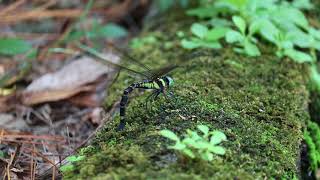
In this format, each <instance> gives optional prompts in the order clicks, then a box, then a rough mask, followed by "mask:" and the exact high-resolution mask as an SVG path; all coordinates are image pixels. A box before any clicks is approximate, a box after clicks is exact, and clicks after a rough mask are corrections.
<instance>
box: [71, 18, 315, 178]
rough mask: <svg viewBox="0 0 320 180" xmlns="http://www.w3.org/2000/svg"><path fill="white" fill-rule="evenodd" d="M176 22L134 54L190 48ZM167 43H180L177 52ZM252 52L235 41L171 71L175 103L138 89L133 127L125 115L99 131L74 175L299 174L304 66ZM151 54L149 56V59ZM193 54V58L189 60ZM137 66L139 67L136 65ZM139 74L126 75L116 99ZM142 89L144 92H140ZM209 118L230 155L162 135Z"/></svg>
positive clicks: (167, 55)
mask: <svg viewBox="0 0 320 180" xmlns="http://www.w3.org/2000/svg"><path fill="white" fill-rule="evenodd" d="M179 26H180V25H179V23H176V24H174V25H172V26H170V27H168V28H164V29H163V30H162V31H161V32H158V34H157V37H158V39H159V41H160V42H158V43H153V44H148V45H145V46H144V47H143V48H139V49H136V50H135V51H134V52H133V56H135V57H137V58H138V59H140V60H141V61H143V62H144V63H146V64H148V65H152V67H161V66H163V65H164V64H165V63H166V62H169V63H170V62H172V61H175V59H177V58H180V57H179V56H178V55H179V54H188V53H190V52H187V51H185V50H182V49H181V48H179V46H177V43H178V40H177V39H176V36H175V31H176V30H177V29H179V28H181V27H179ZM163 42H171V43H172V44H173V46H172V49H170V51H168V50H166V49H165V47H164V43H163ZM263 48H265V49H266V51H265V52H266V53H264V54H265V55H263V56H261V57H258V58H248V57H244V56H240V55H237V54H234V53H233V51H232V49H231V48H224V49H221V50H219V51H215V52H212V51H207V54H208V53H211V54H213V55H214V56H210V57H208V56H198V57H196V58H194V59H193V60H189V61H188V62H186V63H185V64H184V66H183V67H181V68H177V69H175V70H174V71H173V72H172V73H170V75H171V76H172V77H174V79H175V84H177V85H176V86H175V87H174V88H173V89H172V91H173V92H174V94H175V97H174V98H172V99H171V100H170V101H169V102H168V101H166V99H165V98H163V97H160V98H159V99H157V101H154V102H152V103H150V106H151V108H149V109H146V108H145V106H144V104H145V98H146V97H147V96H148V95H149V94H150V93H143V95H142V93H140V92H139V91H136V92H135V93H134V95H133V96H132V98H131V102H130V104H129V106H128V108H127V116H126V119H127V122H128V124H127V126H126V129H125V130H124V131H121V132H116V131H115V128H116V127H117V125H118V123H119V117H118V116H116V118H114V119H113V121H109V122H108V123H107V124H106V125H105V128H104V129H103V130H102V131H101V132H99V133H97V136H96V139H95V140H94V142H93V144H92V146H93V147H94V148H95V149H94V151H93V150H92V149H90V151H84V152H85V154H86V156H87V158H86V160H84V161H82V162H79V163H78V164H77V165H76V168H75V170H74V171H73V172H70V173H68V174H67V175H66V177H68V178H72V179H88V178H90V179H92V178H96V179H129V178H130V179H233V178H235V179H265V178H271V177H273V178H276V179H279V178H286V179H291V178H296V177H299V176H300V175H299V173H298V169H299V164H298V163H297V162H298V159H299V154H300V149H299V146H300V143H301V140H302V138H303V132H302V129H303V127H304V126H305V123H306V122H307V120H309V116H308V113H307V112H306V111H305V110H306V107H307V102H308V93H307V90H306V88H305V87H306V86H305V85H306V82H305V78H304V76H303V72H305V67H304V66H303V65H301V64H300V65H299V64H295V63H293V62H291V61H289V60H287V59H283V60H281V61H280V60H279V59H278V58H277V57H275V56H273V55H269V54H268V53H267V52H271V53H270V54H273V52H272V50H270V49H269V50H268V47H263ZM144 57H145V58H144ZM186 61H187V59H186ZM130 67H132V68H134V67H133V66H130ZM131 82H134V79H128V78H127V74H125V73H122V74H120V76H119V78H118V81H117V82H116V83H115V85H114V86H113V90H112V91H110V92H112V95H111V96H110V97H111V99H108V100H112V101H113V100H114V99H116V98H119V97H120V96H121V92H122V90H123V89H124V88H125V87H126V86H128V85H129V84H130V83H131ZM137 94H140V95H141V96H138V97H135V95H137ZM198 124H206V125H209V126H210V127H211V129H217V130H221V131H223V132H224V133H225V134H226V135H227V137H228V141H227V142H224V143H223V146H224V147H225V148H226V149H227V152H226V155H225V156H216V157H215V158H214V160H213V161H212V162H204V161H201V160H199V159H195V160H190V159H187V158H186V157H184V156H182V155H181V154H179V153H178V152H175V151H171V150H168V149H167V148H166V146H167V145H168V144H170V142H169V140H167V139H165V138H163V137H161V136H159V135H158V131H159V130H161V129H170V130H172V131H174V132H176V133H177V134H182V133H184V132H185V129H187V128H190V129H195V128H196V125H198Z"/></svg>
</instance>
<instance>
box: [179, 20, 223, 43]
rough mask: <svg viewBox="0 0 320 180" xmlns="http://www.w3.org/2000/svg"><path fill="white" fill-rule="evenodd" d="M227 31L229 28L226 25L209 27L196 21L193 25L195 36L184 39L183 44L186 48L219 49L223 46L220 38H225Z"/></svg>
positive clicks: (192, 29) (192, 30)
mask: <svg viewBox="0 0 320 180" xmlns="http://www.w3.org/2000/svg"><path fill="white" fill-rule="evenodd" d="M227 31H228V28H226V27H216V28H212V29H208V27H207V26H205V25H202V24H199V23H194V24H192V26H191V32H192V34H193V37H191V38H190V39H186V38H184V39H182V41H181V45H182V47H183V48H186V49H195V48H200V47H203V48H212V49H219V48H221V44H220V43H219V39H221V38H223V37H224V36H225V34H226V32H227Z"/></svg>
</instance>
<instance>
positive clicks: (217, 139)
mask: <svg viewBox="0 0 320 180" xmlns="http://www.w3.org/2000/svg"><path fill="white" fill-rule="evenodd" d="M197 128H198V130H199V131H200V132H201V134H199V133H198V132H197V131H191V130H189V129H187V133H186V134H185V135H184V138H183V139H182V140H180V138H179V137H178V136H177V135H176V134H175V133H173V132H172V131H170V130H162V131H160V134H161V135H162V136H164V137H166V138H168V139H171V140H173V141H175V144H174V145H173V146H168V148H169V149H174V150H177V151H178V152H181V153H183V154H185V155H187V156H188V157H190V158H196V157H199V158H201V159H203V160H205V161H212V160H213V155H214V154H218V155H224V154H225V149H224V148H223V147H222V146H220V145H218V144H220V143H221V142H222V141H226V140H227V137H226V135H225V134H224V133H223V132H221V131H210V130H209V127H208V126H205V125H198V126H197Z"/></svg>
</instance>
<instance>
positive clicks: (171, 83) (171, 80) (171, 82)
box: [166, 76, 174, 87]
mask: <svg viewBox="0 0 320 180" xmlns="http://www.w3.org/2000/svg"><path fill="white" fill-rule="evenodd" d="M166 78H167V79H168V81H169V87H172V86H173V84H174V81H173V79H172V78H171V77H169V76H166Z"/></svg>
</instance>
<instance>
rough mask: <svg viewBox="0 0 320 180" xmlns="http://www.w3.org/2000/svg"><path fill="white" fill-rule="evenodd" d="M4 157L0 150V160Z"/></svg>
mask: <svg viewBox="0 0 320 180" xmlns="http://www.w3.org/2000/svg"><path fill="white" fill-rule="evenodd" d="M4 156H5V153H4V152H3V151H1V150H0V158H4Z"/></svg>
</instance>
